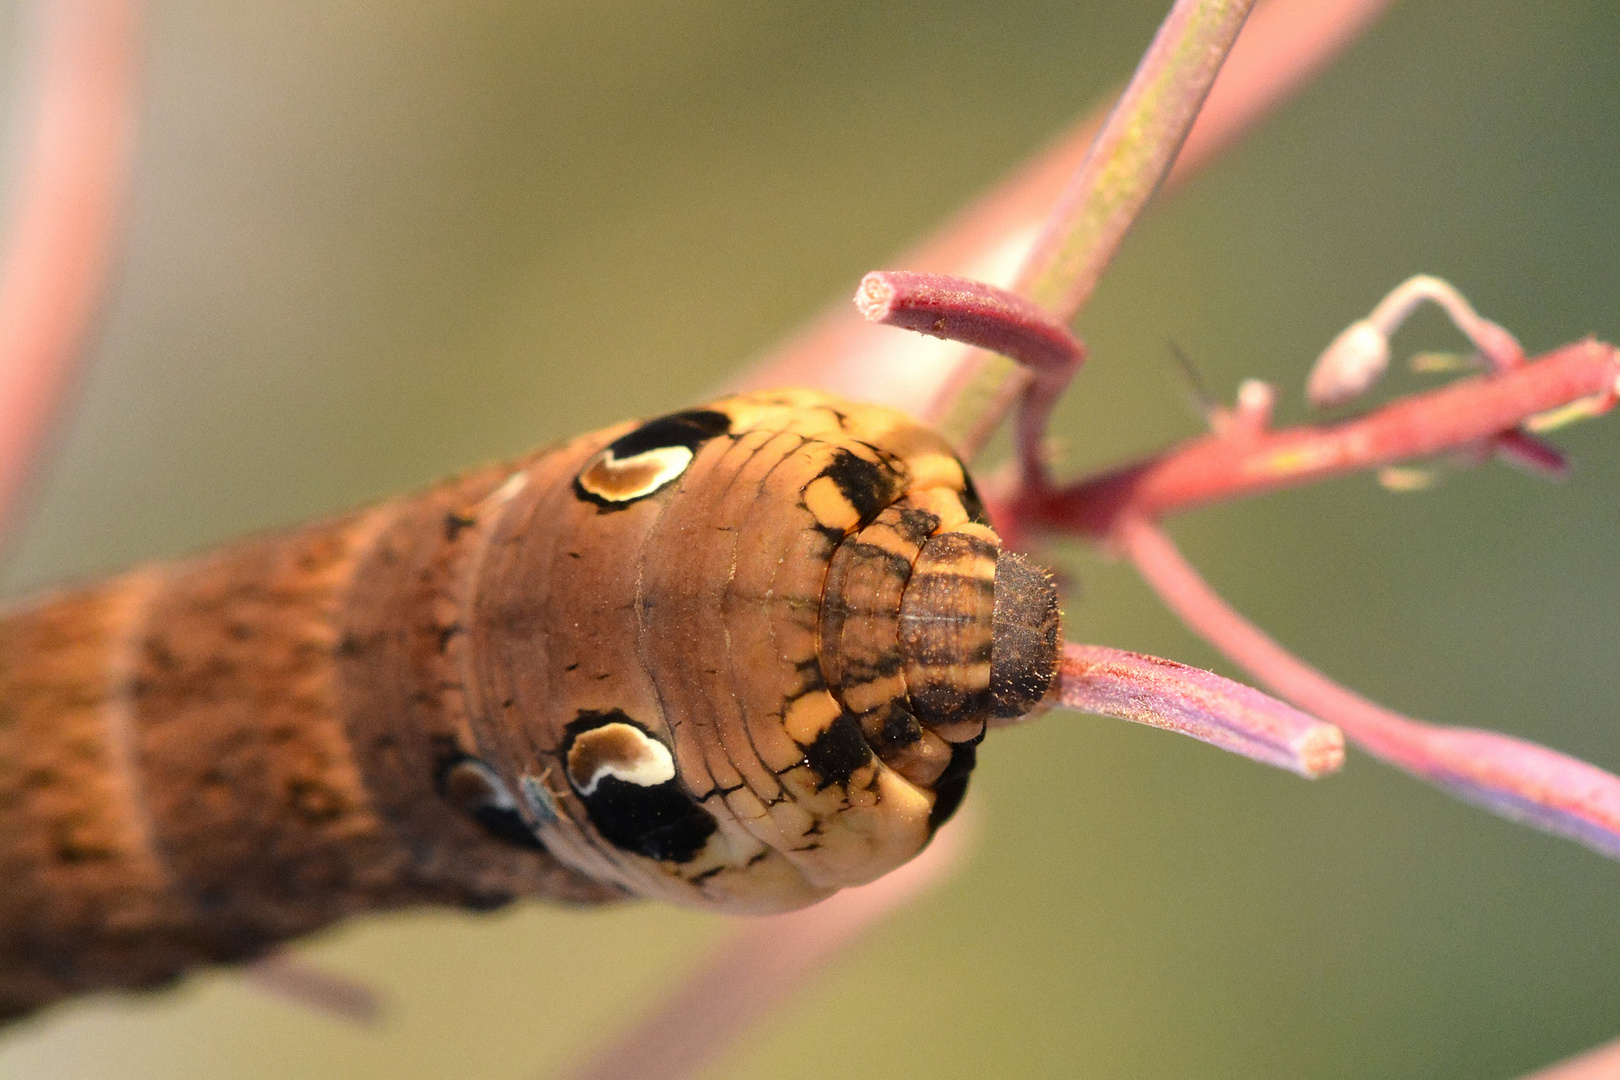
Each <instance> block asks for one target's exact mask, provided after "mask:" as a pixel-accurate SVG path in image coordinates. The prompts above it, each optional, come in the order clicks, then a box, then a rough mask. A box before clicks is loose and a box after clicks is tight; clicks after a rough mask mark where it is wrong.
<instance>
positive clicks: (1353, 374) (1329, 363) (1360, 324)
mask: <svg viewBox="0 0 1620 1080" xmlns="http://www.w3.org/2000/svg"><path fill="white" fill-rule="evenodd" d="M1388 367H1389V338H1387V337H1385V336H1384V332H1383V331H1382V330H1380V329H1378V327H1376V326H1374V325H1373V324H1372V322H1371V321H1369V320H1367V319H1361V320H1359V321H1357V322H1353V323H1351V324H1350V325H1349V326H1347V327H1345V329H1344V331H1343V332H1342V333H1340V334H1339V336H1338V337H1336V338H1334V339H1333V343H1332V344H1330V345H1329V346H1328V347H1327V348H1326V349H1323V350H1322V355H1321V356H1319V357H1317V359H1316V366H1315V367H1313V368H1311V377H1310V378H1309V379H1308V380H1307V381H1306V383H1305V398H1306V400H1307V401H1309V402H1310V403H1311V404H1312V405H1314V406H1316V407H1317V408H1318V409H1326V408H1329V407H1331V406H1334V405H1342V404H1344V403H1345V402H1347V401H1350V400H1352V399H1354V398H1357V397H1360V396H1361V395H1362V394H1365V393H1366V392H1367V391H1368V390H1369V389H1371V388H1372V386H1373V384H1374V383H1376V382H1377V381H1378V380H1379V379H1380V378H1382V377H1383V374H1384V371H1385V369H1386V368H1388Z"/></svg>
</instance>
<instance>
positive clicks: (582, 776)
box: [562, 709, 719, 863]
mask: <svg viewBox="0 0 1620 1080" xmlns="http://www.w3.org/2000/svg"><path fill="white" fill-rule="evenodd" d="M566 731H567V737H566V739H565V740H564V742H563V745H562V759H563V762H564V763H565V768H564V772H565V773H566V775H567V776H568V782H569V784H570V786H572V787H573V789H574V793H575V794H576V795H578V796H579V798H580V801H581V802H583V803H584V804H585V812H586V814H587V815H588V816H589V817H590V820H591V824H592V825H593V826H595V828H596V831H597V832H598V833H599V834H600V835H601V837H602V839H604V840H606V841H607V842H608V843H610V844H612V845H613V846H614V847H617V848H621V849H622V850H624V851H629V852H632V853H634V854H637V855H643V856H646V857H647V858H649V859H657V860H659V861H661V862H675V863H684V862H691V861H692V860H693V859H695V858H697V856H698V853H699V852H701V851H702V850H703V848H704V845H706V844H707V843H708V842H709V837H710V836H712V835H713V834H714V832H715V830H716V829H717V828H719V826H718V825H717V824H716V822H715V820H714V817H713V816H712V815H710V814H709V812H708V811H706V810H704V809H703V808H702V807H701V806H698V805H697V804H696V803H695V802H693V801H692V798H691V796H689V795H688V794H687V793H686V790H685V789H684V788H683V787H682V786H681V782H680V778H679V777H678V776H676V775H674V774H673V769H672V768H671V770H670V776H669V779H667V780H663V781H661V782H656V783H653V782H649V781H651V780H654V779H656V778H657V777H658V776H659V775H662V774H661V773H660V772H659V771H658V765H659V764H660V763H661V762H662V761H663V760H664V758H668V756H669V751H668V750H667V748H664V747H663V744H662V743H660V742H658V740H657V739H656V738H654V736H653V735H652V733H651V732H650V731H648V729H647V728H646V727H645V726H644V725H642V724H639V723H637V722H636V721H634V720H632V719H630V717H629V716H627V715H625V713H624V712H623V711H622V710H620V709H610V710H608V711H606V712H598V711H594V710H583V711H581V712H580V713H579V715H578V717H577V718H576V719H575V720H574V721H573V722H572V723H570V724H569V725H568V727H567V728H566ZM593 735H594V736H596V737H595V738H593ZM638 740H639V744H638ZM659 750H662V754H663V756H662V757H660V756H659V754H658V751H659ZM670 760H671V762H672V760H673V759H670ZM626 777H628V778H626Z"/></svg>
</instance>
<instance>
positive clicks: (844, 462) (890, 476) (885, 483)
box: [819, 449, 903, 525]
mask: <svg viewBox="0 0 1620 1080" xmlns="http://www.w3.org/2000/svg"><path fill="white" fill-rule="evenodd" d="M819 475H820V476H826V477H830V478H831V479H832V482H833V483H835V484H837V485H838V490H839V492H840V493H841V494H842V495H843V496H844V498H846V499H848V500H849V502H850V505H851V506H853V507H855V511H856V512H857V513H858V514H860V516H861V524H862V525H870V524H871V523H872V519H873V518H875V517H877V516H878V514H880V513H882V512H883V508H884V507H885V506H888V505H889V504H890V503H892V502H893V501H894V500H895V499H896V498H897V497H898V496H899V494H900V488H901V485H902V483H903V481H902V478H901V476H900V474H899V473H898V472H896V471H895V470H894V469H892V468H890V467H889V466H888V465H884V464H879V463H876V462H871V461H867V460H866V459H865V458H863V457H858V456H856V455H855V454H852V453H850V452H849V451H848V450H843V449H840V450H835V451H834V452H833V460H832V464H831V465H828V466H827V467H826V468H825V469H822V470H821V472H820V474H819Z"/></svg>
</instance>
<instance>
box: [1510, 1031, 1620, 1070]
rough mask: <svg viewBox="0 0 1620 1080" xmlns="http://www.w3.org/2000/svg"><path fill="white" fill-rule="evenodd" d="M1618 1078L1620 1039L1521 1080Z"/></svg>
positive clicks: (1566, 1059)
mask: <svg viewBox="0 0 1620 1080" xmlns="http://www.w3.org/2000/svg"><path fill="white" fill-rule="evenodd" d="M1616 1077H1620V1039H1615V1040H1614V1041H1613V1042H1606V1043H1604V1044H1603V1045H1602V1046H1598V1047H1594V1048H1593V1049H1591V1050H1588V1051H1586V1052H1585V1053H1584V1054H1577V1055H1575V1056H1574V1057H1572V1058H1565V1059H1564V1060H1563V1061H1560V1062H1558V1063H1556V1064H1553V1065H1549V1066H1547V1067H1546V1068H1545V1069H1537V1070H1536V1071H1535V1072H1533V1073H1531V1074H1530V1075H1528V1076H1525V1077H1521V1078H1520V1080H1615V1078H1616Z"/></svg>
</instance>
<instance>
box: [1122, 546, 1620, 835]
mask: <svg viewBox="0 0 1620 1080" xmlns="http://www.w3.org/2000/svg"><path fill="white" fill-rule="evenodd" d="M1113 535H1114V536H1115V538H1116V539H1117V540H1118V541H1119V543H1120V544H1121V546H1122V547H1124V549H1125V551H1126V553H1127V554H1128V555H1129V556H1130V559H1131V561H1132V562H1133V563H1135V565H1136V568H1137V570H1138V571H1140V572H1141V574H1142V576H1143V577H1144V578H1145V579H1147V582H1148V584H1149V585H1151V586H1153V589H1154V591H1155V592H1157V593H1158V594H1159V598H1160V599H1162V600H1163V601H1164V603H1165V605H1166V606H1167V607H1169V608H1170V610H1172V611H1174V612H1175V613H1176V615H1178V616H1179V617H1180V618H1181V620H1182V622H1184V623H1186V624H1187V625H1188V626H1189V627H1190V628H1191V629H1192V630H1193V632H1194V633H1196V634H1198V636H1200V637H1202V638H1203V639H1204V640H1205V641H1207V642H1209V643H1210V644H1211V645H1213V646H1214V647H1215V648H1216V649H1219V650H1220V651H1221V652H1222V653H1224V654H1225V655H1226V656H1227V658H1228V659H1230V660H1231V661H1232V662H1233V663H1235V664H1237V665H1239V666H1240V667H1242V668H1243V669H1244V670H1246V671H1247V672H1248V673H1249V674H1250V675H1252V676H1253V677H1254V678H1255V679H1256V680H1258V681H1259V682H1260V683H1261V684H1262V685H1264V686H1267V687H1269V688H1270V689H1271V690H1273V691H1275V692H1276V693H1277V694H1278V695H1279V696H1281V697H1283V698H1286V699H1287V700H1289V701H1291V702H1293V703H1294V704H1295V705H1297V706H1299V707H1300V708H1301V709H1304V710H1305V711H1307V712H1310V713H1313V714H1315V715H1316V716H1320V717H1322V718H1323V719H1324V720H1330V721H1332V722H1333V723H1335V724H1338V725H1339V726H1340V727H1341V728H1343V729H1344V733H1345V734H1346V735H1347V736H1349V738H1350V739H1351V741H1352V742H1354V743H1356V744H1357V745H1358V746H1360V747H1361V748H1362V749H1363V750H1366V751H1367V752H1368V753H1369V754H1372V755H1373V756H1374V757H1377V758H1380V759H1382V760H1384V761H1386V762H1389V763H1390V764H1391V765H1395V766H1397V767H1399V768H1402V769H1405V770H1406V771H1408V772H1410V773H1413V774H1414V775H1416V776H1420V777H1422V778H1423V779H1425V780H1428V781H1429V782H1430V783H1433V784H1436V785H1437V786H1439V787H1443V788H1445V789H1446V790H1448V791H1450V792H1451V793H1452V794H1453V795H1456V796H1458V797H1459V798H1462V799H1464V800H1466V801H1468V802H1471V803H1474V804H1475V805H1478V806H1483V807H1484V808H1486V809H1488V810H1493V811H1495V812H1496V813H1499V814H1501V815H1502V816H1504V817H1507V818H1511V819H1513V820H1515V821H1519V822H1523V823H1524V824H1527V825H1534V826H1536V827H1537V828H1541V829H1545V830H1546V831H1548V832H1552V833H1557V834H1559V835H1561V836H1566V837H1568V838H1570V839H1571V840H1575V841H1577V842H1579V843H1582V844H1585V845H1586V846H1588V847H1590V848H1592V849H1594V850H1596V851H1599V852H1601V853H1603V854H1605V855H1608V856H1610V857H1611V858H1620V777H1616V776H1614V775H1613V774H1612V773H1608V772H1605V771H1604V770H1602V769H1599V768H1597V767H1596V766H1594V765H1588V764H1587V763H1586V762H1584V761H1580V760H1577V759H1576V758H1572V757H1569V756H1568V755H1565V754H1560V753H1558V752H1557V751H1555V750H1549V749H1547V748H1546V747H1544V746H1540V745H1537V744H1536V743H1532V742H1528V741H1526V740H1524V739H1516V738H1513V737H1512V736H1510V735H1499V734H1497V733H1496V732H1492V731H1479V730H1476V729H1473V728H1456V727H1445V726H1443V725H1439V724H1427V723H1421V722H1419V721H1416V720H1412V719H1410V718H1408V717H1405V716H1402V715H1401V714H1400V713H1397V712H1394V711H1393V710H1390V709H1386V708H1384V707H1382V706H1380V705H1377V704H1374V703H1373V702H1371V701H1369V700H1367V699H1366V698H1364V697H1362V696H1361V695H1360V694H1357V693H1355V692H1354V691H1352V690H1348V689H1346V688H1345V687H1343V686H1340V685H1339V684H1338V683H1336V682H1334V681H1333V680H1331V679H1329V678H1328V677H1327V676H1325V675H1323V674H1322V673H1321V672H1319V671H1317V670H1316V669H1315V668H1313V667H1311V666H1310V665H1309V664H1307V663H1305V662H1304V661H1303V660H1300V659H1299V658H1297V657H1295V656H1294V655H1293V654H1292V653H1290V652H1288V650H1286V649H1284V648H1283V647H1282V646H1281V645H1278V644H1277V643H1276V642H1275V641H1273V640H1272V639H1271V638H1270V637H1269V636H1267V635H1266V633H1265V632H1264V631H1262V630H1261V629H1259V628H1258V627H1256V626H1255V625H1254V624H1252V623H1250V622H1249V621H1248V620H1247V619H1245V618H1244V617H1243V616H1242V615H1240V614H1238V613H1237V611H1235V610H1234V609H1233V608H1232V607H1231V606H1230V605H1228V604H1227V603H1226V601H1224V600H1222V599H1221V598H1220V596H1219V595H1218V594H1217V593H1216V592H1215V590H1214V589H1212V588H1210V586H1209V583H1208V582H1206V581H1205V580H1204V579H1203V578H1202V577H1200V576H1199V574H1198V571H1196V570H1194V569H1193V568H1192V566H1191V564H1189V563H1188V562H1187V560H1186V559H1185V558H1183V557H1182V555H1181V552H1179V551H1177V550H1176V547H1175V545H1174V544H1173V543H1171V541H1170V538H1169V537H1168V536H1166V535H1165V534H1164V533H1163V532H1162V531H1160V529H1159V528H1158V527H1157V526H1155V525H1153V524H1152V523H1151V522H1149V521H1148V520H1146V519H1145V518H1143V517H1141V516H1139V515H1127V516H1125V517H1122V518H1120V519H1119V520H1118V521H1117V522H1116V524H1115V527H1114V531H1113Z"/></svg>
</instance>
